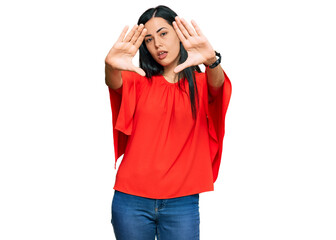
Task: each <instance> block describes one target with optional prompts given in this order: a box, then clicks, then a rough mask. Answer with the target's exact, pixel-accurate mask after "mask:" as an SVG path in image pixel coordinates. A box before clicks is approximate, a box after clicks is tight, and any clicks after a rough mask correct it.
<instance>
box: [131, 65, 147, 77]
mask: <svg viewBox="0 0 336 240" xmlns="http://www.w3.org/2000/svg"><path fill="white" fill-rule="evenodd" d="M133 71H134V72H136V73H138V74H140V75H141V76H143V77H145V76H146V73H145V71H144V70H143V69H142V68H139V67H134V69H133Z"/></svg>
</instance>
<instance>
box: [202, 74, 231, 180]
mask: <svg viewBox="0 0 336 240" xmlns="http://www.w3.org/2000/svg"><path fill="white" fill-rule="evenodd" d="M223 72H224V71H223ZM205 80H206V84H205V86H206V87H205V88H204V91H205V92H204V93H203V94H204V96H205V109H206V114H207V119H208V128H209V129H208V130H209V137H210V143H209V144H210V154H211V159H212V171H213V182H215V181H216V180H217V177H218V171H219V166H220V163H221V158H222V150H223V140H224V134H225V115H226V112H227V109H228V106H229V102H230V98H231V91H232V86H231V81H230V79H229V78H228V76H227V75H226V73H225V72H224V84H223V85H222V86H221V87H220V88H218V89H216V95H215V97H211V96H210V95H209V87H210V86H209V85H208V78H207V71H205Z"/></svg>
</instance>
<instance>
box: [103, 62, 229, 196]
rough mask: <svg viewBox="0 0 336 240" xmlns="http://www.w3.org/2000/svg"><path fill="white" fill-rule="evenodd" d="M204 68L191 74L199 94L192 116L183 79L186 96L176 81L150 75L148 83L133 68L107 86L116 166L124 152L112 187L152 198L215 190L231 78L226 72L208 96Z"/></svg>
mask: <svg viewBox="0 0 336 240" xmlns="http://www.w3.org/2000/svg"><path fill="white" fill-rule="evenodd" d="M207 69H208V68H206V71H205V73H198V72H195V77H196V83H197V88H198V92H199V107H197V119H196V120H194V119H193V118H192V112H191V105H190V99H189V87H188V81H187V80H186V81H185V83H184V84H182V86H183V85H184V86H185V88H184V89H185V91H186V92H187V94H186V93H185V92H184V91H180V90H179V88H178V83H170V82H168V81H167V80H166V79H165V78H164V77H163V76H162V75H160V76H154V77H153V78H152V83H150V82H149V80H148V79H147V78H146V77H142V76H141V75H139V74H137V73H135V72H129V71H122V72H121V74H122V80H123V85H122V86H121V87H120V88H119V89H115V90H113V89H112V88H110V87H109V93H110V102H111V109H112V124H113V141H114V152H115V166H114V167H115V168H116V163H117V160H118V158H119V157H120V156H121V155H122V154H124V157H123V159H122V162H121V163H120V166H119V169H118V172H117V175H116V180H115V185H114V188H113V189H115V190H118V191H121V192H125V193H128V194H132V195H136V196H141V197H147V198H155V199H165V198H175V197H182V196H186V195H191V194H196V193H201V192H206V191H213V190H214V184H213V183H214V182H215V181H216V179H217V175H218V170H219V166H220V162H221V156H222V145H223V138H224V126H225V114H226V111H227V108H228V104H229V101H230V97H231V82H230V80H229V78H228V77H227V76H226V74H225V72H224V75H225V81H224V84H223V86H222V87H221V88H219V89H218V90H217V92H216V96H214V97H212V96H211V95H210V93H209V92H208V88H209V87H210V86H209V84H208V83H207V71H208V70H207ZM180 81H182V82H181V83H183V79H181V80H180ZM196 106H197V101H196Z"/></svg>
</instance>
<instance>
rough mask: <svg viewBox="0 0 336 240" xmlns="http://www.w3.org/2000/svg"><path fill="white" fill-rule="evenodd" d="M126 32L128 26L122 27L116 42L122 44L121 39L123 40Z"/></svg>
mask: <svg viewBox="0 0 336 240" xmlns="http://www.w3.org/2000/svg"><path fill="white" fill-rule="evenodd" d="M127 30H128V26H127V25H126V26H125V27H124V29H123V30H122V32H121V34H120V36H119V38H118V40H117V41H118V42H122V41H123V39H124V37H125V35H126V33H127Z"/></svg>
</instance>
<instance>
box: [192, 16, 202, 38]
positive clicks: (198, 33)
mask: <svg viewBox="0 0 336 240" xmlns="http://www.w3.org/2000/svg"><path fill="white" fill-rule="evenodd" d="M191 24H192V25H193V26H194V28H195V30H196V33H197V35H198V36H202V35H203V33H202V31H201V29H200V28H199V26H198V25H197V24H196V22H195V21H194V20H191Z"/></svg>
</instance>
